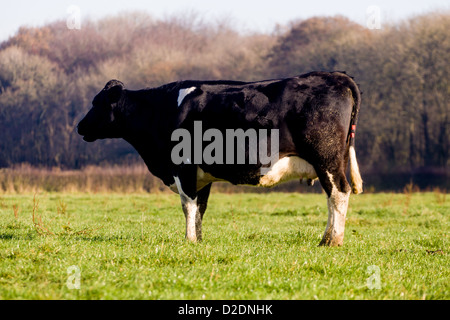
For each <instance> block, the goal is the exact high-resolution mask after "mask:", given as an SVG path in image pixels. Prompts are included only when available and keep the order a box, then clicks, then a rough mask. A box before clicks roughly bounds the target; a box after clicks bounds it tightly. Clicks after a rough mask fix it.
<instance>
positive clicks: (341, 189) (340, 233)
mask: <svg viewBox="0 0 450 320" xmlns="http://www.w3.org/2000/svg"><path fill="white" fill-rule="evenodd" d="M318 175H319V179H320V182H321V184H322V186H323V188H324V189H325V192H326V193H327V196H328V201H327V203H328V222H327V227H326V229H325V233H324V235H323V238H322V241H321V242H320V245H325V246H341V245H342V244H343V242H344V230H345V217H346V215H347V208H348V200H349V198H350V191H351V189H350V186H349V184H348V182H347V179H346V177H345V174H344V171H343V169H340V170H336V171H331V172H330V171H326V170H325V171H324V172H321V173H318Z"/></svg>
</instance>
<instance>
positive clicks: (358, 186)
mask: <svg viewBox="0 0 450 320" xmlns="http://www.w3.org/2000/svg"><path fill="white" fill-rule="evenodd" d="M349 153H350V180H351V182H352V191H353V193H355V194H358V193H362V192H363V187H362V179H361V174H360V173H359V167H358V161H357V160H356V152H355V148H354V147H353V146H350V150H349Z"/></svg>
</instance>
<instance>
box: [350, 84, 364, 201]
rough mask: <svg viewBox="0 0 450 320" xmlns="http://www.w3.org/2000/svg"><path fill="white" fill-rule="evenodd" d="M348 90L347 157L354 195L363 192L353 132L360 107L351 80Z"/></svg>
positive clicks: (359, 99) (359, 95)
mask: <svg viewBox="0 0 450 320" xmlns="http://www.w3.org/2000/svg"><path fill="white" fill-rule="evenodd" d="M349 88H350V90H351V92H352V97H353V109H352V117H351V120H350V128H349V131H348V140H347V141H348V144H347V145H348V155H349V161H350V180H351V184H352V192H353V193H354V194H358V193H362V192H363V186H362V185H363V181H362V178H361V173H360V172H359V166H358V161H357V160H356V152H355V132H356V122H357V120H358V113H359V108H360V105H361V92H360V91H359V88H358V85H357V84H356V83H355V82H354V81H353V79H351V81H350V85H349Z"/></svg>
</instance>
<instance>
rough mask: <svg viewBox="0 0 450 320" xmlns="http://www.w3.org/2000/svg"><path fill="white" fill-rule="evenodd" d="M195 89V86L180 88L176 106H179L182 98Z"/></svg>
mask: <svg viewBox="0 0 450 320" xmlns="http://www.w3.org/2000/svg"><path fill="white" fill-rule="evenodd" d="M195 89H196V87H191V88H186V89H180V91H179V92H178V100H177V102H178V107H179V106H181V103H182V102H183V99H184V98H186V96H187V95H188V94H189V93H191V92H192V91H194V90H195Z"/></svg>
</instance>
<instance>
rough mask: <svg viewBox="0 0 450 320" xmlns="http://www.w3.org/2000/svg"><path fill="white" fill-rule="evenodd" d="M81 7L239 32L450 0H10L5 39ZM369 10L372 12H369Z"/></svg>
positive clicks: (395, 16)
mask: <svg viewBox="0 0 450 320" xmlns="http://www.w3.org/2000/svg"><path fill="white" fill-rule="evenodd" d="M71 6H76V8H79V16H80V17H81V21H82V20H83V19H86V18H90V19H99V18H102V17H105V16H110V15H116V14H118V13H120V12H123V11H142V12H147V13H149V14H150V15H151V16H153V17H154V18H156V19H158V18H162V19H163V18H164V17H168V16H171V15H183V14H185V13H186V12H196V13H197V14H200V16H201V17H202V18H203V19H205V20H206V21H214V20H220V19H226V20H229V21H231V24H232V26H234V28H235V29H236V30H238V31H241V32H243V33H245V32H255V31H256V32H268V33H270V32H272V31H273V30H274V28H275V26H276V25H277V24H278V25H281V26H283V25H287V24H288V23H289V22H290V21H293V20H299V19H307V18H309V17H312V16H333V15H337V14H340V15H344V16H347V17H348V18H350V19H351V20H353V21H355V22H357V23H360V24H362V25H367V21H368V19H370V17H373V15H374V14H376V13H375V11H373V9H368V8H369V7H371V6H377V8H379V14H378V17H379V19H378V21H380V25H381V28H382V24H383V21H384V22H386V21H391V22H392V21H399V20H402V19H406V18H409V17H411V16H414V15H417V14H422V13H426V12H429V11H433V10H450V1H449V0H339V1H336V0H307V1H304V0H221V1H217V0H125V1H124V0H59V1H48V0H41V1H36V0H34V1H32V0H9V1H7V2H6V3H3V4H2V6H1V11H0V41H4V40H7V39H8V37H10V36H12V35H14V34H15V33H16V31H17V30H18V28H19V27H20V26H23V25H25V26H32V27H36V26H42V25H44V24H46V23H49V22H53V21H55V20H67V19H69V17H70V16H71V14H73V11H72V12H70V9H69V8H70V7H71ZM367 10H369V12H366V11H367Z"/></svg>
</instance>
